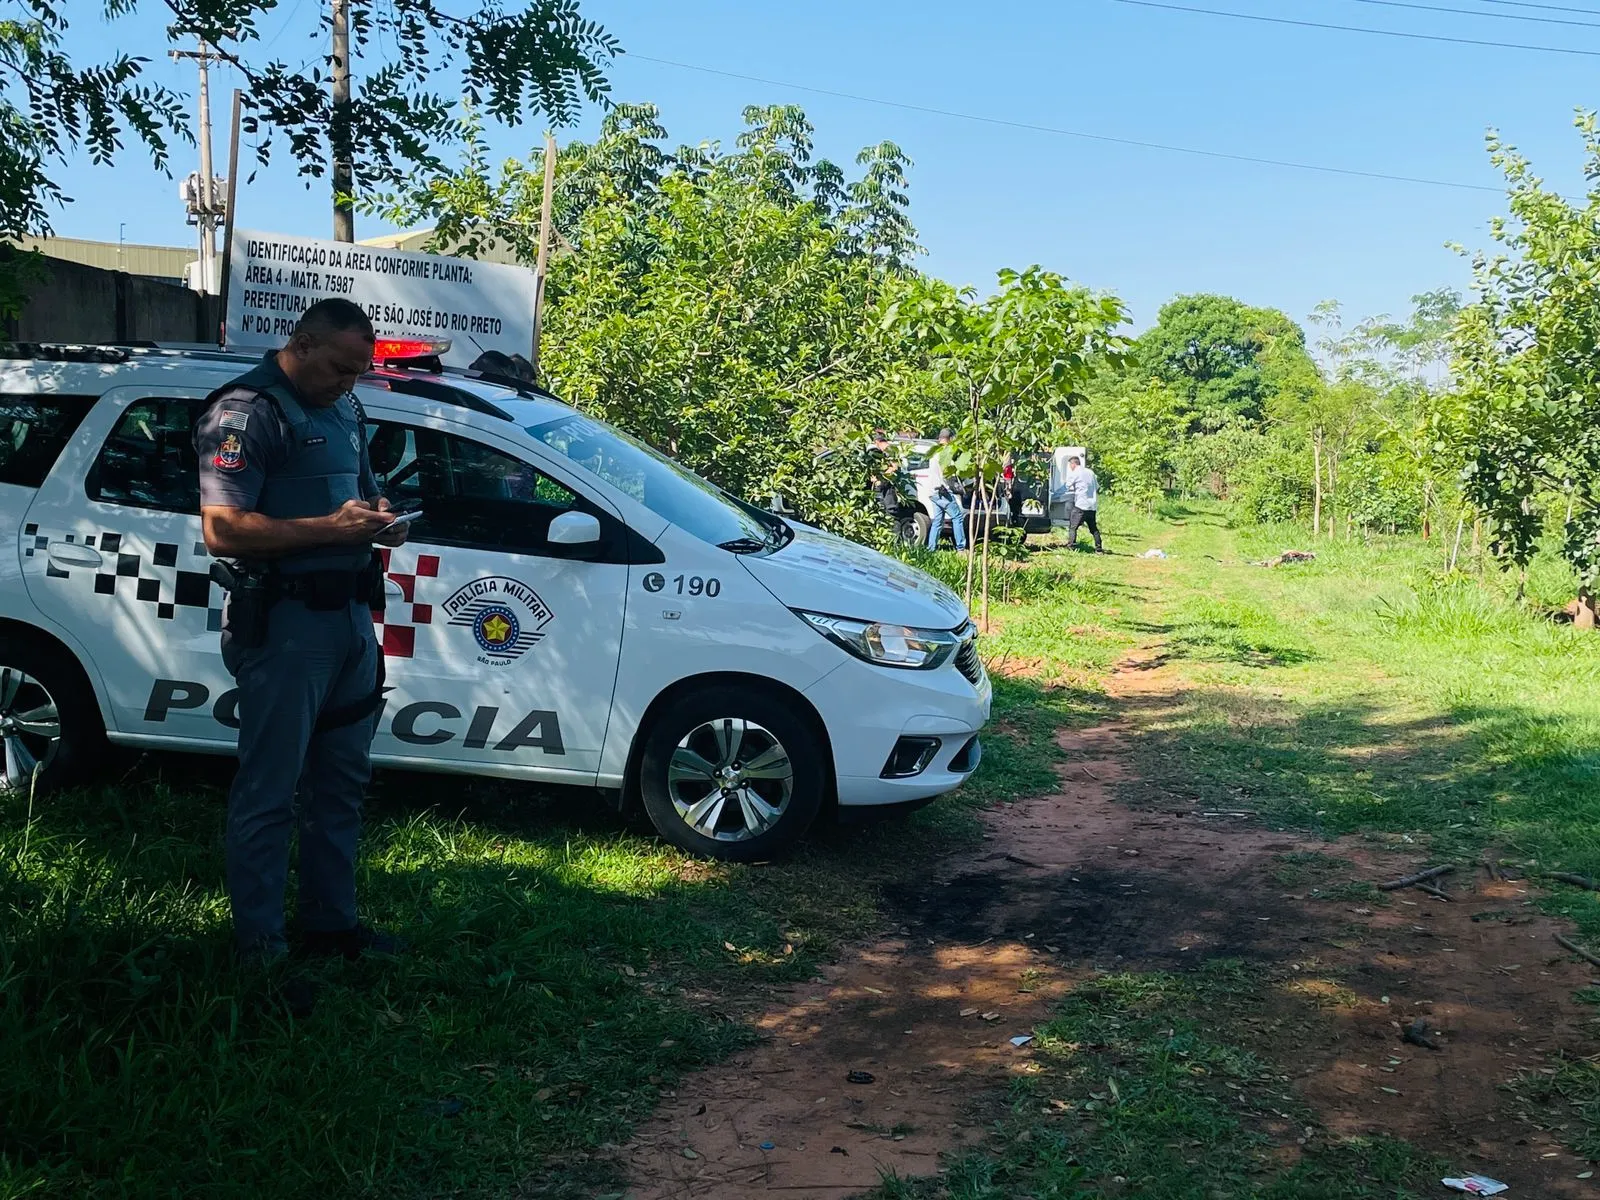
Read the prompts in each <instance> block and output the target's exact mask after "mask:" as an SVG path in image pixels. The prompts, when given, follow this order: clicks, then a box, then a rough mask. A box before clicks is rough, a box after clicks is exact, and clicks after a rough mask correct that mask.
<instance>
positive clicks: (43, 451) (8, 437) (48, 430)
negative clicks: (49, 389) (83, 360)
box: [0, 395, 94, 487]
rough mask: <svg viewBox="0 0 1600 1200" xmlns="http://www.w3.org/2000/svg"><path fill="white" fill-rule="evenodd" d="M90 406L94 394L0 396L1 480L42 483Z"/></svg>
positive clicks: (33, 485) (26, 485) (22, 483)
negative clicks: (47, 397) (46, 397)
mask: <svg viewBox="0 0 1600 1200" xmlns="http://www.w3.org/2000/svg"><path fill="white" fill-rule="evenodd" d="M92 407H94V397H93V396H54V395H53V396H51V397H50V398H49V399H45V398H43V397H40V396H5V395H0V483H14V484H19V485H21V486H23V487H38V486H39V485H40V484H41V483H43V482H44V480H45V476H46V475H48V474H50V468H51V467H53V466H55V465H56V459H57V458H59V457H60V456H61V451H62V449H63V448H65V446H66V444H67V442H68V441H70V440H71V438H72V435H73V433H74V432H76V431H77V428H78V425H79V423H80V422H82V420H83V418H84V415H85V414H86V413H88V411H89V409H91V408H92Z"/></svg>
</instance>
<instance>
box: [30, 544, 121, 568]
mask: <svg viewBox="0 0 1600 1200" xmlns="http://www.w3.org/2000/svg"><path fill="white" fill-rule="evenodd" d="M45 554H46V555H47V556H48V557H49V559H50V561H51V562H53V563H55V565H56V566H58V567H98V566H101V565H103V564H104V563H105V561H106V560H105V559H104V558H102V557H101V556H100V551H98V550H96V549H95V548H94V547H93V546H80V545H79V544H78V543H77V542H51V543H50V545H49V546H48V547H47V548H46V549H45Z"/></svg>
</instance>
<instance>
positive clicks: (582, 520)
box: [549, 512, 600, 546]
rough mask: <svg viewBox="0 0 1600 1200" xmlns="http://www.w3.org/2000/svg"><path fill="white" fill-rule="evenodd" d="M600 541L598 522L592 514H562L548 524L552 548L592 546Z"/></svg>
mask: <svg viewBox="0 0 1600 1200" xmlns="http://www.w3.org/2000/svg"><path fill="white" fill-rule="evenodd" d="M599 540H600V521H599V519H598V518H597V517H595V516H594V514H592V513H586V512H564V513H562V514H561V515H560V516H559V517H557V518H556V519H555V520H553V521H551V522H550V534H549V542H550V545H552V546H593V545H594V544H595V543H597V542H598V541H599Z"/></svg>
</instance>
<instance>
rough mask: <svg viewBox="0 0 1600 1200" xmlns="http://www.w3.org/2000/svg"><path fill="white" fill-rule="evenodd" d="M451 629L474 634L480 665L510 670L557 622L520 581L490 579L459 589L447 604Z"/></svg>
mask: <svg viewBox="0 0 1600 1200" xmlns="http://www.w3.org/2000/svg"><path fill="white" fill-rule="evenodd" d="M443 607H444V611H445V615H446V617H448V618H449V623H450V624H451V625H459V626H463V627H465V628H467V629H469V630H471V631H472V640H473V641H474V642H475V643H476V644H477V647H478V654H477V661H478V662H479V663H480V664H481V665H483V666H486V667H507V666H510V665H511V664H512V663H514V662H516V661H517V659H519V658H521V657H522V656H523V655H524V654H526V653H527V652H528V651H529V650H531V649H533V648H534V647H535V646H537V645H538V644H539V643H540V642H541V641H543V640H544V635H545V630H546V628H547V627H548V626H549V624H550V622H551V621H553V620H555V613H553V612H551V611H550V606H549V605H548V604H546V603H545V602H544V601H543V600H542V599H540V597H539V593H538V592H536V591H534V590H533V589H532V588H531V587H529V586H528V585H527V584H525V583H523V582H522V581H521V580H520V579H509V578H507V577H506V576H504V575H490V576H487V577H485V578H483V579H474V580H473V581H472V582H471V583H468V584H464V585H463V586H461V587H459V588H457V589H456V591H455V592H454V593H453V594H452V595H451V596H450V598H449V599H448V600H446V601H445V602H444V606H443Z"/></svg>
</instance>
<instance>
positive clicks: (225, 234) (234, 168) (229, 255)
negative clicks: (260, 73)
mask: <svg viewBox="0 0 1600 1200" xmlns="http://www.w3.org/2000/svg"><path fill="white" fill-rule="evenodd" d="M243 106H244V93H243V92H241V91H240V90H239V89H238V88H234V89H233V119H232V122H231V123H230V125H229V127H228V199H227V203H226V205H225V206H224V208H223V225H222V281H221V286H220V289H219V290H220V292H221V297H222V298H221V300H220V302H219V303H218V305H217V308H218V310H219V311H220V313H221V315H222V320H221V323H220V324H219V325H218V326H217V345H219V346H226V345H227V344H228V285H229V278H230V276H231V275H232V274H233V214H234V211H235V210H234V202H235V201H236V200H237V199H238V198H239V110H240V109H241V108H242V107H243Z"/></svg>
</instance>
